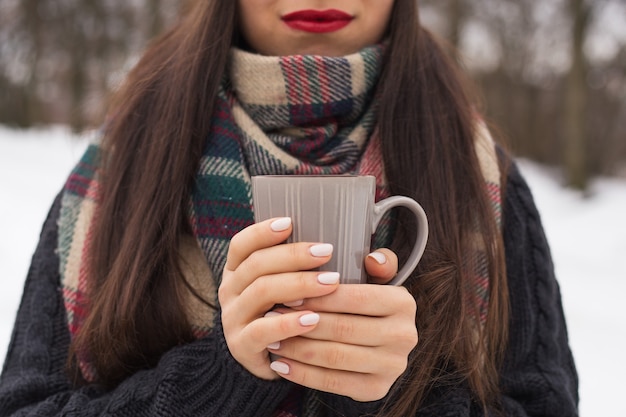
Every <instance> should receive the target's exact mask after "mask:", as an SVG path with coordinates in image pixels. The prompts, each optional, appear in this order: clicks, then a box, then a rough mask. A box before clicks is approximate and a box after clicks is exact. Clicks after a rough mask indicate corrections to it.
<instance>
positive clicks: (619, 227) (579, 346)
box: [0, 126, 626, 417]
mask: <svg viewBox="0 0 626 417" xmlns="http://www.w3.org/2000/svg"><path fill="white" fill-rule="evenodd" d="M85 146H86V141H85V140H84V139H79V138H76V137H73V136H72V135H71V134H69V133H68V131H67V130H66V129H64V128H61V127H58V128H47V129H43V130H28V131H15V130H10V129H7V128H4V127H2V126H0V362H3V361H4V356H5V353H6V348H7V346H8V343H9V339H10V333H11V329H12V326H13V320H14V318H15V313H16V310H17V308H18V305H19V300H20V295H21V292H22V286H23V283H24V279H25V277H26V272H27V269H28V265H29V261H30V257H31V255H32V252H33V251H34V248H35V245H36V242H37V240H38V236H39V231H40V228H41V225H42V222H43V220H44V218H45V215H46V213H47V210H48V208H49V205H50V204H51V202H52V200H53V198H54V196H55V195H56V193H57V192H58V191H59V189H60V188H61V186H62V185H63V182H64V180H65V178H66V176H67V174H68V172H69V170H70V169H71V167H72V166H73V165H74V163H75V162H76V160H77V159H78V158H79V157H80V155H81V154H82V152H83V150H84V149H85ZM520 165H521V167H522V170H523V172H524V174H525V176H526V178H527V180H528V182H529V184H530V186H531V188H532V190H533V193H534V195H535V199H536V202H537V205H538V207H539V211H540V212H541V215H542V218H543V222H544V226H545V229H546V233H547V235H548V240H549V242H550V244H551V246H552V251H553V257H554V261H555V265H556V270H557V276H558V278H559V281H560V284H561V290H562V294H563V302H564V306H565V313H566V317H567V320H568V325H569V333H570V343H571V346H572V350H573V352H574V356H575V359H576V363H577V366H578V371H579V376H580V395H581V415H582V416H583V417H591V416H603V417H624V416H626V401H624V400H623V395H624V392H623V391H624V388H625V387H626V385H625V384H624V383H623V376H624V375H626V355H624V353H623V352H624V346H626V320H625V318H626V312H625V309H626V307H625V305H626V303H625V302H624V299H625V298H626V180H615V179H599V180H597V181H595V182H594V184H593V186H592V189H591V195H590V196H589V197H587V198H583V196H581V195H580V194H579V193H576V192H573V191H570V190H564V189H562V188H561V187H560V186H559V180H558V174H557V173H556V172H555V171H553V170H550V169H548V168H545V167H541V166H538V165H536V164H533V163H530V162H527V161H520Z"/></svg>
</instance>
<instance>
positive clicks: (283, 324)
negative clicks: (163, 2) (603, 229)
mask: <svg viewBox="0 0 626 417" xmlns="http://www.w3.org/2000/svg"><path fill="white" fill-rule="evenodd" d="M332 3H336V2H330V1H322V0H318V1H313V0H301V1H297V2H294V1H287V0H273V1H268V0H239V1H237V2H228V1H209V0H204V1H197V2H195V3H194V5H193V7H192V9H191V10H190V12H189V13H188V14H187V15H186V17H185V18H184V19H182V20H181V21H180V23H179V24H178V25H177V26H176V27H175V28H173V29H172V30H171V31H170V32H168V33H167V34H165V35H164V36H163V37H162V38H160V39H159V40H158V41H157V42H156V43H155V44H154V45H153V46H152V47H150V48H149V49H148V50H147V52H146V53H145V55H144V56H143V59H142V60H141V61H140V62H139V64H138V65H137V66H136V67H135V69H134V70H133V71H132V72H131V74H130V75H129V77H128V79H127V81H126V83H125V85H124V87H123V88H122V89H121V90H120V92H119V93H118V95H117V99H116V100H115V102H114V103H113V106H112V110H111V118H110V120H109V122H108V123H107V125H106V127H105V129H104V130H103V138H102V142H101V144H100V145H99V146H97V145H94V146H92V147H90V149H89V150H88V151H87V153H86V155H85V156H84V157H83V159H82V160H81V162H80V163H79V164H78V166H77V167H76V169H75V170H74V172H73V173H72V175H71V176H70V178H69V180H68V182H67V184H66V186H65V189H64V190H63V192H62V193H61V194H60V196H59V197H58V198H57V200H56V201H55V203H54V205H53V208H52V210H51V212H50V214H49V217H48V220H47V221H46V224H45V225H44V229H43V232H42V235H41V241H40V243H39V246H38V248H37V252H36V253H35V256H34V258H33V263H32V267H31V270H30V272H29V276H28V279H27V282H26V286H25V292H24V298H23V301H22V304H21V307H20V311H19V313H18V317H17V321H16V325H15V330H14V334H13V338H12V342H11V346H10V348H9V352H8V355H7V359H6V363H5V366H4V370H3V375H2V380H1V384H0V409H1V410H2V412H1V413H0V414H1V415H37V416H45V415H66V414H71V415H103V414H106V415H119V416H126V415H129V416H130V415H133V416H134V415H150V416H153V415H162V416H170V415H176V416H181V415H183V416H195V415H210V416H322V415H328V416H330V415H346V416H357V415H381V416H412V415H419V416H426V415H436V416H441V415H450V416H478V415H487V414H489V415H496V414H498V413H501V414H503V415H514V416H527V415H551V416H556V415H562V416H572V415H576V414H577V401H578V399H577V377H576V371H575V368H574V365H573V361H572V357H571V353H570V351H569V347H568V342H567V334H566V329H565V323H564V319H563V315H562V309H561V306H560V296H559V291H558V286H557V284H556V281H555V279H554V276H553V270H552V265H551V261H550V254H549V249H548V247H547V243H546V242H545V238H544V235H543V232H542V229H541V224H540V220H539V217H538V214H537V212H536V210H535V208H534V205H533V202H532V197H531V195H530V192H529V190H528V189H527V187H526V185H525V183H524V181H523V180H522V179H521V177H520V175H519V173H518V172H517V170H516V169H515V167H514V166H512V165H510V164H507V163H506V162H507V158H506V157H505V156H504V155H501V157H500V158H498V157H497V156H496V154H495V151H494V146H493V143H492V142H491V141H490V137H489V135H488V133H487V131H486V129H485V128H484V125H483V124H482V123H481V122H480V118H479V116H478V115H477V113H476V106H475V104H474V103H473V102H472V101H471V97H470V95H469V94H468V93H467V92H466V88H465V85H464V83H463V82H462V81H461V79H462V78H461V76H460V75H459V74H458V73H457V71H456V70H455V67H454V65H453V64H451V63H450V61H449V60H448V59H447V58H446V55H445V53H444V52H442V50H441V49H440V48H439V47H438V46H437V44H436V43H435V41H434V40H433V38H432V36H431V35H430V34H429V33H428V32H427V31H426V30H424V29H423V28H421V27H420V24H419V20H418V10H417V4H416V2H415V1H413V0H395V1H394V0H346V1H342V2H341V3H340V5H336V4H332ZM383 167H384V169H383ZM267 173H287V174H299V175H306V174H320V173H321V174H338V173H352V174H374V175H376V176H377V181H378V190H377V194H378V195H377V197H378V198H382V197H384V196H385V195H389V194H404V195H408V196H410V197H413V198H414V199H416V200H417V201H419V202H420V203H421V204H422V205H423V206H424V208H425V210H426V212H427V213H428V215H429V219H430V224H431V237H430V241H429V245H428V248H427V251H426V253H425V255H424V258H423V259H422V261H421V262H420V264H419V266H418V268H417V270H416V271H415V272H414V273H413V275H412V277H411V278H410V279H409V280H408V281H407V282H406V283H405V285H404V287H391V286H385V285H372V284H374V283H376V284H383V283H385V282H387V281H388V280H389V279H390V278H391V277H393V275H394V274H395V273H396V271H397V264H398V262H399V261H398V258H399V259H400V262H402V259H404V256H406V254H405V253H404V251H403V248H406V247H409V246H411V245H410V237H409V236H406V235H405V234H404V233H403V231H404V230H406V227H405V225H406V223H408V222H410V221H411V219H410V218H408V217H407V218H405V217H404V213H401V212H398V213H397V214H396V215H395V217H393V218H391V219H388V220H387V223H386V224H387V226H386V227H384V228H383V229H384V230H383V231H381V232H380V233H378V236H377V240H378V242H380V243H381V245H383V246H388V247H390V248H391V249H392V250H390V249H379V250H377V251H375V252H374V253H373V254H371V256H368V257H366V259H365V265H366V269H367V271H368V273H369V274H370V276H371V282H372V284H367V285H350V286H346V285H343V286H342V285H338V284H337V276H336V274H333V273H332V271H327V272H326V273H319V272H313V271H312V270H313V269H314V268H316V267H322V268H323V265H324V264H325V263H326V262H327V261H328V260H329V259H330V257H331V256H332V248H329V247H328V246H327V245H324V244H323V243H324V242H300V243H294V244H286V245H279V243H281V242H284V241H285V239H286V238H287V237H288V236H289V234H290V233H291V231H292V226H291V223H290V219H272V220H269V221H267V222H262V223H258V224H253V221H252V219H253V215H252V213H253V208H252V201H251V199H250V197H249V196H250V188H249V177H250V176H251V175H257V174H267ZM503 179H504V180H503ZM504 185H506V187H504ZM502 197H503V199H502ZM396 254H397V255H396ZM328 272H330V273H328ZM418 330H419V343H418V340H417V339H418V337H417V335H418ZM270 353H273V354H276V355H277V357H278V359H275V360H273V359H271V358H274V357H275V356H273V355H272V356H270Z"/></svg>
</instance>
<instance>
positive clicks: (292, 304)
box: [283, 300, 304, 307]
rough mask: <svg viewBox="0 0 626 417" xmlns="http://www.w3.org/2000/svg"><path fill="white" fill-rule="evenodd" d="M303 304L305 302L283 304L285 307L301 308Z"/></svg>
mask: <svg viewBox="0 0 626 417" xmlns="http://www.w3.org/2000/svg"><path fill="white" fill-rule="evenodd" d="M302 304H304V300H296V301H291V302H289V303H283V305H284V306H285V307H300V306H301V305H302Z"/></svg>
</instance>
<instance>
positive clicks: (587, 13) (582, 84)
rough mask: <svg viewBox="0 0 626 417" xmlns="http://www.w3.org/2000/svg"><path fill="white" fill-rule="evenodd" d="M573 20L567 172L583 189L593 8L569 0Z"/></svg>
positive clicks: (574, 184)
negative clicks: (588, 50)
mask: <svg viewBox="0 0 626 417" xmlns="http://www.w3.org/2000/svg"><path fill="white" fill-rule="evenodd" d="M568 2H569V4H568V6H569V12H570V16H571V21H572V29H571V35H572V47H571V50H572V52H571V54H572V55H571V57H572V58H571V61H572V62H571V65H570V70H569V74H568V77H567V90H566V94H565V100H566V101H565V112H564V117H563V120H564V123H565V127H564V132H565V137H566V138H567V141H566V151H565V171H566V176H567V182H568V185H570V186H572V187H574V188H577V189H580V190H584V189H586V188H587V183H588V180H589V178H588V169H587V153H588V149H587V115H586V107H587V72H588V69H587V59H586V57H585V51H584V45H585V39H586V35H587V31H588V28H589V21H590V17H591V8H590V7H589V6H588V5H587V4H586V3H585V1H584V0H568Z"/></svg>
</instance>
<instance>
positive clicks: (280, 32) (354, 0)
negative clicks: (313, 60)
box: [227, 0, 395, 56]
mask: <svg viewBox="0 0 626 417" xmlns="http://www.w3.org/2000/svg"><path fill="white" fill-rule="evenodd" d="M227 1H230V0H227ZM238 1H239V26H240V28H241V33H242V34H243V36H244V38H245V40H246V42H247V43H248V45H250V47H251V48H252V49H253V50H254V51H256V52H258V53H260V54H263V55H275V56H280V55H299V54H300V55H305V54H306V55H325V56H342V55H348V54H351V53H354V52H357V51H359V50H361V49H362V48H364V47H366V46H369V45H373V44H376V43H377V42H379V41H380V40H381V39H382V37H383V36H384V34H385V31H386V29H387V24H388V22H389V17H390V15H391V9H392V7H393V4H394V1H395V0H341V1H336V0H335V1H332V0H238Z"/></svg>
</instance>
